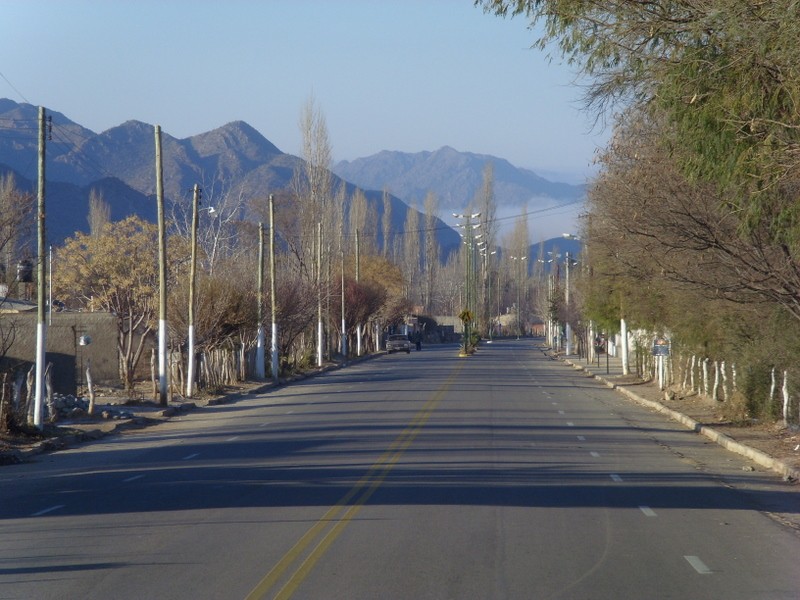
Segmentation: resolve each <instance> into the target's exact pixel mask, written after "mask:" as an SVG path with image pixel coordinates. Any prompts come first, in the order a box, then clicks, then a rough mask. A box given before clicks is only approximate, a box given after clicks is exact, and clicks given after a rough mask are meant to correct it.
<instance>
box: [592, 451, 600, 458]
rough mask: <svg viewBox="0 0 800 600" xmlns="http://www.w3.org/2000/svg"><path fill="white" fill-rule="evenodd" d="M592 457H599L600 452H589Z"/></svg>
mask: <svg viewBox="0 0 800 600" xmlns="http://www.w3.org/2000/svg"><path fill="white" fill-rule="evenodd" d="M589 454H591V455H592V456H593V457H594V458H600V454H599V453H598V452H589Z"/></svg>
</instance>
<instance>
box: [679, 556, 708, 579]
mask: <svg viewBox="0 0 800 600" xmlns="http://www.w3.org/2000/svg"><path fill="white" fill-rule="evenodd" d="M683 558H685V559H686V561H687V562H688V563H689V564H690V565H692V568H693V569H694V570H695V571H697V572H698V573H700V575H710V574H711V569H709V568H708V567H707V566H706V564H705V563H704V562H703V561H702V560H700V559H699V558H698V557H697V556H684V557H683Z"/></svg>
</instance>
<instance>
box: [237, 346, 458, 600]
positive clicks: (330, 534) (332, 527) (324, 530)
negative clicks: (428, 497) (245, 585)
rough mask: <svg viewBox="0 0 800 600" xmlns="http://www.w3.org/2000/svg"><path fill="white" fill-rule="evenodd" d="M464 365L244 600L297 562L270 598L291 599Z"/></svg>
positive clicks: (255, 597) (260, 593)
mask: <svg viewBox="0 0 800 600" xmlns="http://www.w3.org/2000/svg"><path fill="white" fill-rule="evenodd" d="M463 364H464V363H463V362H459V363H458V365H457V367H456V368H455V369H454V370H453V372H452V373H451V374H450V377H448V379H447V381H445V383H444V384H443V385H442V387H440V388H439V389H438V390H437V391H436V392H435V393H434V395H433V396H432V397H431V399H430V400H428V402H426V403H425V406H423V407H422V408H421V409H420V410H419V412H418V413H417V414H416V415H414V418H413V419H412V420H411V422H410V423H409V424H408V425H407V426H406V428H405V429H404V430H403V431H402V433H400V435H398V436H397V438H396V439H395V440H394V441H393V442H392V444H391V445H390V446H389V448H388V449H387V450H386V451H385V452H384V453H383V454H382V455H381V457H380V458H379V459H378V460H377V461H376V462H375V464H373V465H372V466H371V467H370V468H369V470H368V471H367V473H366V474H365V475H364V476H363V477H362V478H361V479H360V480H359V481H358V482H357V483H356V484H355V485H354V486H353V488H352V489H351V490H350V491H349V492H347V494H345V495H344V497H343V498H342V499H341V500H339V502H337V503H336V504H335V505H334V506H332V507H331V508H330V509H329V510H328V512H326V513H325V514H324V515H323V516H322V518H320V519H319V520H318V521H317V522H316V523H315V524H314V525H313V526H312V527H311V528H310V529H309V530H308V531H306V532H305V534H303V537H301V538H300V539H299V540H298V541H297V543H295V545H294V546H292V548H291V549H290V550H289V551H288V552H287V553H286V554H284V556H283V558H281V560H280V561H278V563H277V564H276V565H275V566H274V567H272V570H271V571H270V572H269V573H267V575H266V576H265V577H264V579H262V580H261V581H260V582H259V583H258V585H257V586H256V587H255V588H254V589H253V591H252V592H250V594H248V596H247V600H261V599H262V598H265V597H266V595H267V594H268V593H269V592H270V590H272V588H273V587H275V585H276V584H277V583H278V581H279V580H280V579H281V578H282V577H283V576H284V575H285V574H286V572H287V571H288V570H289V569H291V568H293V566H294V565H295V564H296V563H298V562H299V561H301V559H302V562H300V564H299V566H297V567H296V569H295V571H294V573H293V574H292V575H291V576H290V577H289V579H288V580H287V581H286V583H285V584H284V585H283V587H282V588H281V589H280V590H279V591H278V593H277V594H276V595H275V596H274V598H275V600H285V599H287V598H291V596H292V594H294V592H295V591H296V590H297V588H298V587H299V586H300V584H301V583H302V582H303V580H305V578H306V577H307V576H308V574H309V573H310V572H311V569H313V568H314V565H315V564H316V563H317V561H319V559H320V558H322V556H323V555H324V554H325V552H326V551H327V549H328V548H329V547H330V545H331V544H332V543H333V542H334V541H335V540H336V538H337V537H339V535H340V534H341V533H342V531H343V530H344V528H345V527H346V526H347V524H348V523H349V522H350V521H351V520H352V519H353V518H354V517H355V516H356V515H357V514H358V512H359V511H360V510H361V507H362V506H363V505H364V504H365V503H366V502H367V501H368V500H369V499H370V497H371V496H372V494H374V493H375V491H376V490H377V489H378V488H379V487H380V486H381V484H382V483H383V481H384V479H386V477H387V475H389V472H390V471H391V470H392V469H393V468H394V466H395V465H396V464H397V462H398V461H399V460H400V458H401V457H402V456H403V454H404V453H405V451H406V450H407V449H408V447H409V446H410V445H411V443H412V442H413V441H414V439H415V438H416V437H417V435H419V433H420V431H422V428H423V427H424V426H425V424H426V423H427V422H428V419H429V418H430V416H431V414H433V411H434V410H436V406H437V405H438V404H439V402H440V401H441V399H442V397H443V396H444V394H445V393H446V392H447V390H448V389H449V388H450V386H451V385H452V384H453V381H455V379H456V377H457V375H458V373H459V371H461V367H462V365H463ZM315 542H316V546H315V547H314V548H313V549H312V550H311V551H310V552H309V553H308V555H307V556H305V559H303V555H304V553H305V552H306V550H307V549H308V548H309V546H311V545H312V544H314V543H315Z"/></svg>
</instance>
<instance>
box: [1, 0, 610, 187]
mask: <svg viewBox="0 0 800 600" xmlns="http://www.w3.org/2000/svg"><path fill="white" fill-rule="evenodd" d="M533 39H534V35H533V33H532V32H531V31H529V30H528V28H527V23H526V21H525V20H524V19H519V18H517V19H500V18H497V17H494V16H492V15H487V14H484V13H483V11H482V10H481V9H479V8H475V7H474V6H473V5H472V1H471V0H267V1H256V0H252V1H244V0H233V1H231V0H226V1H224V2H223V1H205V0H183V1H178V0H172V1H170V0H161V1H158V2H156V1H152V0H135V1H126V0H105V1H101V0H94V1H89V0H83V1H80V0H4V1H3V2H2V21H1V22H0V73H2V75H3V78H0V97H7V98H11V99H13V100H16V101H28V102H30V103H31V104H34V105H44V106H45V107H47V108H49V109H52V110H56V111H58V112H62V113H64V114H65V115H66V116H67V117H69V118H70V119H72V120H74V121H77V122H78V123H80V124H82V125H84V126H86V127H88V128H90V129H92V130H94V131H97V132H100V131H103V130H105V129H108V128H110V127H113V126H115V125H118V124H120V123H122V122H124V121H126V120H129V119H136V120H140V121H145V122H147V123H151V124H159V125H161V127H162V129H163V130H164V131H165V132H167V133H169V134H170V135H174V136H176V137H179V138H183V137H188V136H191V135H194V134H197V133H202V132H204V131H208V130H210V129H214V128H216V127H219V126H221V125H224V124H225V123H227V122H230V121H233V120H244V121H247V122H248V123H250V124H251V125H252V126H254V127H255V128H256V129H258V130H259V131H260V132H261V133H262V134H263V135H264V136H265V137H267V138H268V139H269V140H270V141H271V142H273V143H274V144H275V145H277V146H278V147H279V148H280V149H281V150H283V151H284V152H289V153H292V154H299V152H300V145H301V135H300V130H299V127H298V120H299V116H300V112H301V110H302V108H303V106H304V105H305V104H306V102H307V101H308V99H309V98H310V97H311V96H312V95H313V97H314V98H315V101H316V103H317V106H318V107H319V108H320V109H321V110H322V112H323V114H324V115H325V118H326V122H327V125H328V130H329V135H330V141H331V145H332V148H333V155H334V160H335V161H338V160H342V159H348V160H352V159H354V158H358V157H362V156H368V155H370V154H374V153H376V152H379V151H380V150H399V151H404V152H420V151H423V150H436V149H438V148H440V147H442V146H445V145H447V146H452V147H454V148H456V149H457V150H460V151H465V152H475V153H479V154H491V155H494V156H498V157H501V158H505V159H507V160H509V161H510V162H511V163H512V164H514V165H516V166H519V167H526V168H530V169H533V170H534V171H536V172H537V173H539V174H541V175H543V176H546V177H550V178H554V179H558V180H561V181H570V182H575V181H579V180H582V179H583V178H585V177H586V176H588V175H590V174H591V173H592V172H593V169H592V166H591V164H592V161H593V157H594V153H595V150H596V148H597V146H598V145H602V144H603V143H604V142H605V139H606V137H607V133H606V132H604V131H601V130H598V129H594V128H593V127H592V120H591V119H590V118H589V117H588V116H587V115H585V114H583V113H582V112H581V111H580V96H581V89H580V87H579V86H578V85H576V84H575V76H574V74H573V73H572V72H570V70H569V69H568V68H567V67H566V66H564V65H563V64H560V62H559V60H554V61H552V62H551V61H549V60H548V58H547V57H546V56H545V55H544V54H543V53H541V52H540V51H538V50H532V49H530V46H531V44H532V42H533Z"/></svg>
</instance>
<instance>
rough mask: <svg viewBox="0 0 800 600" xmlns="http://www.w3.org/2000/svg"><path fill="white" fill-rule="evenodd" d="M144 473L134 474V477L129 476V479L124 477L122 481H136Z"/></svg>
mask: <svg viewBox="0 0 800 600" xmlns="http://www.w3.org/2000/svg"><path fill="white" fill-rule="evenodd" d="M142 477H144V475H134V476H133V477H128V478H127V479H123V480H122V483H130V482H131V481H136V480H137V479H141V478H142Z"/></svg>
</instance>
